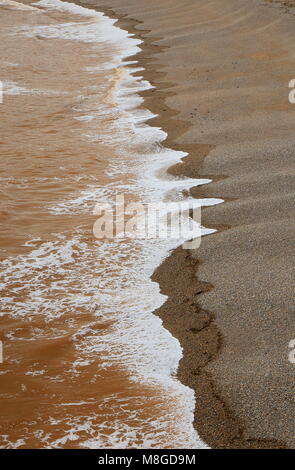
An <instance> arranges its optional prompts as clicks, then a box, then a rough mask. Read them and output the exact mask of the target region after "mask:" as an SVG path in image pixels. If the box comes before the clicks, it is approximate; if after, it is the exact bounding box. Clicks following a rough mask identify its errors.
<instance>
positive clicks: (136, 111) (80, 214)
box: [0, 0, 218, 448]
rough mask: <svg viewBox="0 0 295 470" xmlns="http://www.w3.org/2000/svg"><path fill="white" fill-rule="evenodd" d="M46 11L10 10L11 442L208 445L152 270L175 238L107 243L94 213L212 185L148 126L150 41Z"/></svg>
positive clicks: (6, 196)
mask: <svg viewBox="0 0 295 470" xmlns="http://www.w3.org/2000/svg"><path fill="white" fill-rule="evenodd" d="M34 6H35V7H37V8H38V9H40V11H29V10H28V11H16V10H14V11H13V12H12V11H9V10H3V12H2V11H1V22H2V26H3V27H2V32H1V41H2V44H5V47H3V51H4V57H3V60H2V63H1V77H2V80H3V83H4V100H3V104H1V112H2V119H1V122H0V126H1V135H2V141H1V146H2V155H3V156H4V157H3V158H2V160H1V163H0V179H1V203H0V204H1V205H0V214H1V219H2V231H1V235H0V249H1V251H0V255H1V274H0V287H1V314H2V319H1V325H2V327H1V332H2V333H1V334H2V336H1V338H2V340H3V344H4V362H3V364H0V374H1V375H0V382H1V396H0V398H1V408H2V413H1V418H0V434H1V438H0V444H1V447H8V448H12V447H14V448H16V447H30V448H34V447H37V448H38V447H51V448H54V447H64V448H71V447H74V448H76V447H94V448H101V447H104V448H106V447H113V448H126V447H133V448H142V447H144V448H152V447H154V448H160V447H162V448H163V447H166V448H167V447H173V448H184V447H185V448H198V447H205V444H204V443H202V442H201V441H200V439H199V437H198V435H197V433H196V432H195V430H194V429H193V426H192V420H193V409H194V396H193V392H192V391H191V390H190V389H188V388H187V387H184V386H183V385H182V384H181V383H180V382H179V381H178V380H176V378H175V373H176V370H177V366H178V362H179V359H180V358H181V347H180V345H179V343H178V341H177V340H176V339H174V338H173V337H172V336H171V335H170V333H169V332H167V331H166V330H165V329H164V328H163V327H162V324H161V321H160V319H158V318H157V317H155V316H154V315H153V314H152V312H153V310H155V309H156V308H157V307H159V306H160V305H161V304H162V303H163V302H164V301H165V296H163V295H161V294H160V292H159V287H158V285H157V284H155V283H154V282H152V281H151V279H150V276H151V274H152V273H153V271H154V269H155V268H156V266H157V265H159V264H160V262H161V260H162V259H164V258H165V257H166V256H167V255H168V253H169V250H170V249H172V248H174V247H176V246H177V245H178V244H179V241H177V240H159V239H158V240H157V239H156V240H144V239H138V240H134V239H133V240H132V239H113V240H103V241H102V240H97V239H96V238H95V236H94V234H93V224H94V223H95V220H96V218H97V217H96V216H95V215H93V209H94V207H95V204H97V203H106V202H109V203H111V204H112V203H113V201H114V198H115V195H116V194H124V197H125V200H126V201H127V202H128V201H138V200H140V201H142V202H144V203H148V202H159V201H164V200H168V201H169V200H172V199H173V200H179V199H183V198H184V197H185V196H184V194H183V190H184V189H188V188H190V187H192V186H195V185H196V184H200V183H204V182H206V181H204V180H203V181H196V180H193V179H183V180H181V179H178V180H177V179H174V178H172V177H169V176H168V175H167V174H166V172H165V169H166V168H168V167H169V166H170V165H172V164H173V163H176V162H178V161H179V160H180V158H181V157H183V156H185V154H184V153H181V152H175V151H172V150H169V149H166V148H164V147H163V145H162V142H163V141H164V140H165V138H166V134H165V133H164V132H163V131H162V130H161V129H158V128H155V127H152V121H150V125H148V124H147V121H149V120H150V119H151V118H152V117H153V115H152V113H150V112H149V111H148V110H145V109H144V103H143V99H142V98H141V97H140V96H139V94H138V93H139V92H140V91H142V90H145V89H148V88H150V84H149V83H148V82H146V81H145V80H144V79H143V78H142V77H141V76H140V74H142V75H144V71H141V70H140V69H139V68H138V65H137V63H136V53H137V52H138V51H139V46H140V41H139V40H137V39H135V38H133V37H130V36H129V35H128V33H127V32H126V31H123V30H121V29H120V28H118V27H117V26H115V24H114V21H113V20H111V19H109V18H107V17H106V16H103V15H102V14H101V13H98V12H95V11H91V10H87V9H84V8H81V7H78V6H76V5H72V4H68V3H65V2H60V1H59V0H48V1H47V0H42V1H41V2H39V3H37V4H34ZM0 8H1V7H0ZM20 45H21V46H20ZM127 57H128V60H127ZM203 202H206V203H207V204H211V203H212V204H213V203H216V202H218V201H214V200H212V201H203ZM200 203H201V201H199V202H198V204H200ZM204 232H205V233H206V231H205V230H204ZM207 232H208V231H207Z"/></svg>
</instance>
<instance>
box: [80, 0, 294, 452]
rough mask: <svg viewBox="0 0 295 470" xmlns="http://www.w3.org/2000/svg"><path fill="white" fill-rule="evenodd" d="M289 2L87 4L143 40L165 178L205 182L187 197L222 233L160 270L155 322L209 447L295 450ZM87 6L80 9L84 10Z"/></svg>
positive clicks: (150, 104) (149, 95)
mask: <svg viewBox="0 0 295 470" xmlns="http://www.w3.org/2000/svg"><path fill="white" fill-rule="evenodd" d="M291 3H292V2H287V3H286V2H284V5H282V4H281V3H280V2H264V1H260V0H250V1H247V2H244V1H242V0H218V1H210V2H206V3H204V2H202V1H191V0H188V1H184V2H176V1H175V0H166V1H161V2H159V1H154V0H149V1H144V0H142V1H138V0H136V1H135V0H126V1H125V2H124V4H123V2H121V1H119V0H112V1H110V2H105V1H103V0H102V1H99V0H94V1H93V2H87V5H95V6H97V7H98V8H104V9H105V11H107V12H108V14H109V15H111V14H112V15H114V16H115V17H118V18H120V24H122V25H124V26H125V27H126V28H127V29H128V30H129V31H130V32H134V33H136V34H137V35H138V36H139V37H141V38H144V41H145V43H144V45H143V52H142V53H141V54H140V55H139V60H140V63H141V64H143V66H144V67H145V69H146V70H145V76H146V78H148V80H149V81H150V82H151V83H152V84H155V85H156V87H157V89H156V90H155V91H154V90H153V91H148V92H146V93H145V94H144V96H145V102H146V103H147V106H148V107H149V109H151V110H152V111H153V112H156V113H158V114H159V117H158V118H157V119H155V120H154V121H153V124H154V125H160V126H161V127H162V128H163V129H165V130H166V131H167V132H168V136H169V137H168V142H166V143H167V145H169V147H171V148H175V149H181V150H184V151H188V152H189V154H190V155H189V157H188V158H187V159H185V160H184V163H183V164H182V165H177V166H176V167H174V168H172V169H171V172H172V173H173V174H183V175H189V176H192V175H194V176H195V175H197V176H202V177H209V178H211V179H212V180H213V182H212V183H211V184H209V185H205V186H203V187H201V188H196V189H193V190H192V194H193V195H194V196H195V197H197V198H198V197H218V198H222V199H224V201H225V202H224V203H223V204H220V205H217V206H214V207H210V208H207V209H206V210H203V212H202V223H203V224H204V225H205V226H206V227H212V228H217V229H218V232H217V233H215V234H214V235H210V236H207V237H205V238H204V239H203V241H202V244H201V247H200V248H199V249H198V250H197V251H196V252H194V253H190V252H184V251H182V250H176V252H174V253H173V254H172V255H171V257H170V258H169V259H167V260H166V261H165V262H164V263H163V264H162V266H161V267H160V268H159V269H158V270H157V271H156V273H155V274H154V279H155V280H157V281H158V282H160V285H161V289H162V291H163V293H165V294H168V295H170V298H169V300H168V301H167V302H166V304H165V305H164V306H163V307H162V308H161V309H160V310H159V311H158V312H157V314H158V315H160V317H161V318H162V319H163V320H164V326H165V327H166V328H168V329H169V330H170V331H171V332H172V334H173V335H174V336H175V337H177V338H178V339H179V340H180V343H181V345H182V347H183V350H184V358H183V359H182V361H181V364H180V369H179V377H180V379H181V380H182V381H183V383H185V384H187V385H189V386H190V387H192V388H193V389H194V390H195V392H196V402H197V403H196V412H195V426H196V428H197V430H198V433H199V434H200V436H201V438H202V439H203V440H204V441H205V442H206V443H207V444H208V445H210V446H211V447H213V448H285V447H287V448H294V444H295V442H294V432H293V423H294V364H292V363H290V362H289V361H288V351H289V350H288V344H289V342H290V340H291V339H292V338H293V337H294V334H295V333H294V329H295V328H294V327H295V324H294V303H293V293H294V251H293V249H294V246H293V245H294V241H293V239H294V235H293V233H294V142H295V138H294V132H293V129H294V118H293V116H294V112H295V111H294V105H292V104H291V103H290V102H289V101H288V94H289V88H288V84H289V81H290V80H291V79H292V78H293V76H294V62H295V59H294V46H295V33H294V31H295V30H294V22H295V18H294V16H293V13H292V9H291V10H290V9H289V7H288V5H289V6H290V4H291ZM83 5H84V3H83Z"/></svg>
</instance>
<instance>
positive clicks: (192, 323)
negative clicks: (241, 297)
mask: <svg viewBox="0 0 295 470" xmlns="http://www.w3.org/2000/svg"><path fill="white" fill-rule="evenodd" d="M77 3H78V4H81V5H82V6H86V7H89V8H91V7H92V8H93V7H94V6H95V7H96V8H98V9H99V10H100V11H103V12H104V13H106V14H107V15H108V16H109V17H112V18H116V19H118V25H119V26H120V27H122V28H124V29H127V30H128V31H129V32H131V33H133V34H135V36H136V37H138V38H140V39H143V40H144V42H143V44H142V45H141V49H142V52H140V53H139V54H138V55H137V57H136V59H137V60H138V62H139V65H142V66H144V68H145V71H144V76H145V78H146V79H147V80H148V81H149V82H150V83H151V84H152V85H153V84H155V85H156V89H155V90H150V91H147V92H144V93H143V97H144V99H145V102H144V105H145V106H146V107H147V108H148V109H150V110H151V111H152V112H154V113H157V114H158V115H159V116H158V117H157V118H155V119H153V121H152V125H153V126H157V125H159V126H160V127H161V128H163V129H164V130H165V131H166V132H167V134H168V137H167V140H166V141H165V145H167V146H168V147H169V148H171V149H175V150H181V151H186V152H189V154H190V155H189V156H188V157H186V158H185V159H184V162H183V164H180V165H176V167H172V168H170V170H169V171H170V172H172V174H175V175H177V174H183V175H186V176H190V177H191V176H195V175H196V176H197V177H199V178H200V177H209V178H210V179H213V183H211V184H209V185H206V186H205V187H201V188H196V190H195V191H194V190H192V194H193V195H194V197H196V198H199V197H203V195H205V196H206V197H222V198H223V199H224V200H225V203H223V204H222V206H225V205H226V204H227V202H228V201H229V202H230V201H236V200H239V199H240V198H239V194H237V195H235V194H227V195H226V196H225V195H224V194H223V193H219V194H217V193H216V194H214V185H215V184H216V183H217V185H218V183H219V182H221V183H223V182H224V181H226V180H227V179H228V178H229V176H230V175H229V174H227V176H225V175H224V174H222V173H221V174H219V175H218V174H216V175H215V174H214V175H213V176H212V174H211V172H209V173H206V169H204V168H202V166H203V165H202V164H203V162H204V160H205V159H206V157H207V156H208V155H209V154H210V152H211V151H212V150H214V149H215V148H216V144H215V143H212V144H206V143H200V144H198V143H187V142H185V141H184V142H179V141H178V139H180V138H181V137H182V136H184V135H185V134H186V133H187V132H188V131H189V130H190V129H191V128H193V127H194V126H193V125H192V124H191V122H189V121H188V120H185V119H182V118H181V117H180V116H179V114H180V112H179V111H178V110H176V109H172V108H171V107H170V106H169V104H168V103H167V101H168V99H169V100H170V99H171V98H172V97H173V96H175V95H174V94H173V93H172V92H171V91H167V88H168V89H170V88H172V87H173V86H174V85H175V84H174V83H171V81H170V80H169V79H168V78H167V73H166V72H165V71H164V67H162V68H161V66H160V65H159V63H157V61H156V62H154V60H155V59H157V56H158V54H161V53H163V52H164V51H166V50H167V49H168V48H169V46H166V45H165V46H164V45H159V44H155V43H157V42H158V41H160V40H162V39H163V38H162V37H156V36H154V35H153V32H151V30H150V29H142V27H141V26H142V25H143V26H144V27H145V22H144V21H141V20H139V19H134V18H133V14H132V13H130V16H129V12H128V15H127V14H120V12H119V10H120V8H121V9H125V11H126V10H127V11H128V6H126V7H125V8H124V7H118V8H114V10H113V9H111V8H110V7H104V6H103V4H104V2H102V6H101V5H100V4H99V3H98V2H95V1H93V2H86V3H84V2H81V3H80V2H77ZM112 3H115V2H112ZM129 3H130V2H129ZM131 3H132V2H131ZM134 16H136V14H134ZM139 27H140V29H139ZM158 69H160V71H159V70H158ZM166 80H167V81H166ZM209 167H210V165H209ZM200 168H202V171H201V174H200ZM206 168H208V166H207V167H206ZM212 168H213V170H214V165H212ZM217 173H218V172H217ZM221 189H222V188H221ZM219 190H220V188H219ZM210 213H211V214H212V215H211V218H210V215H209V216H208V215H207V214H210ZM221 213H222V210H221ZM221 219H222V217H221ZM229 219H230V218H226V217H224V218H223V219H222V222H221V221H220V220H219V223H218V222H217V223H216V222H215V216H214V208H210V209H206V211H205V226H207V227H210V228H215V227H216V228H218V229H219V232H218V233H222V232H224V233H225V232H227V231H228V229H230V228H231V227H233V226H234V224H233V223H231V222H230V221H229ZM206 221H207V222H206ZM208 224H209V225H208ZM217 235H218V234H213V235H211V236H210V237H206V238H210V240H211V244H214V243H215V239H216V238H218V237H217ZM212 240H213V241H212ZM203 243H204V242H203ZM205 252H206V250H205ZM191 255H193V256H191ZM195 256H197V257H198V252H197V253H196V254H191V253H188V252H186V251H185V250H182V249H180V248H178V249H176V250H175V251H174V252H173V253H172V254H171V256H170V257H169V258H167V259H166V260H165V261H164V262H163V263H162V264H161V265H160V266H159V267H158V268H157V269H156V271H155V272H154V275H153V276H152V279H153V280H155V281H156V282H158V283H159V285H160V287H161V292H163V293H164V294H166V295H168V300H167V301H166V303H165V304H164V305H163V306H162V307H160V309H158V310H157V311H156V312H154V314H155V315H158V316H159V317H160V318H161V319H162V320H163V324H164V327H165V328H166V329H167V330H169V331H170V332H171V334H172V335H173V336H174V337H176V338H177V339H178V340H179V342H180V344H181V346H182V348H183V351H184V355H183V358H182V360H181V361H180V365H179V370H178V378H179V380H180V381H181V382H182V383H183V384H185V385H188V386H189V387H190V388H192V389H193V390H194V391H195V393H196V409H195V423H194V424H195V427H196V430H197V432H198V434H199V435H200V437H201V438H202V439H203V440H204V441H205V442H206V443H207V444H208V445H209V446H211V447H213V448H246V449H247V448H248V449H250V448H285V447H287V445H286V443H285V442H284V439H281V438H279V439H271V438H265V437H264V436H265V431H264V430H260V431H259V432H257V434H256V433H253V432H252V431H251V429H250V430H249V428H247V426H246V425H245V422H244V421H243V419H241V417H240V416H238V415H239V412H240V410H237V408H236V407H235V404H234V403H232V402H230V401H228V400H227V399H226V398H225V397H224V389H223V392H222V391H221V390H220V382H219V383H217V382H216V380H215V377H213V375H212V371H211V370H210V369H209V370H208V368H207V369H206V367H207V366H208V365H209V364H210V362H212V361H216V359H217V358H219V359H220V357H221V356H222V355H223V351H224V348H225V343H226V341H227V338H226V337H224V331H222V330H221V329H220V327H219V325H218V323H217V322H216V321H215V319H216V313H215V314H213V313H211V310H210V311H209V310H208V309H206V308H204V304H206V302H205V303H202V302H199V299H202V298H203V295H202V294H204V293H205V292H209V291H212V290H214V288H215V287H216V284H213V283H211V282H208V281H207V280H206V281H200V280H198V279H197V277H196V275H195V272H196V271H197V272H198V271H199V268H200V266H202V264H203V263H201V261H199V260H198V259H194V257H195ZM201 259H202V260H203V259H204V258H203V256H201ZM171 272H173V273H174V275H173V276H172V275H170V273H171ZM175 272H177V273H178V276H177V277H175ZM201 278H202V279H203V276H201ZM198 296H200V297H198ZM196 298H197V300H196ZM184 306H185V317H184V316H183V313H184V309H183V307H184ZM212 311H214V310H212ZM171 312H173V314H172V315H171ZM217 367H218V365H217ZM270 399H271V398H270V397H269V400H270ZM266 405H267V404H266ZM262 417H263V414H262ZM256 419H257V418H256ZM254 424H255V420H254ZM258 427H259V426H258ZM252 428H253V426H252ZM260 436H262V437H260Z"/></svg>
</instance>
